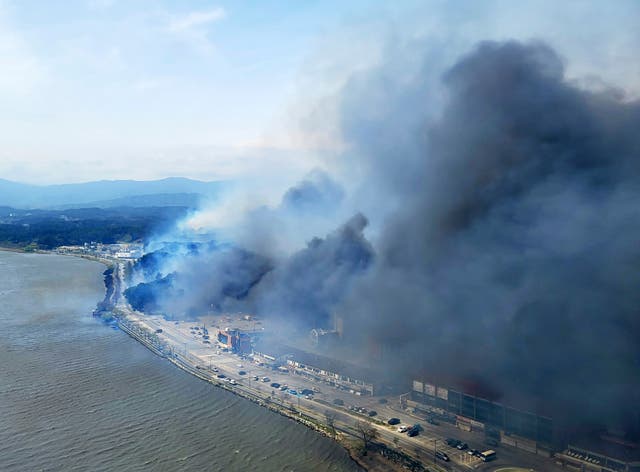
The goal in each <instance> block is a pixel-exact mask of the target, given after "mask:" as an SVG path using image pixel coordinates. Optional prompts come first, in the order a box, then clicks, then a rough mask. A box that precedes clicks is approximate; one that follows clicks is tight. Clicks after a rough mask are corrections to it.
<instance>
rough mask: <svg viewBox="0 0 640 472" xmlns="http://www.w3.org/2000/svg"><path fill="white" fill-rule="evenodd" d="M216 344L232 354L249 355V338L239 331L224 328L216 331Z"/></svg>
mask: <svg viewBox="0 0 640 472" xmlns="http://www.w3.org/2000/svg"><path fill="white" fill-rule="evenodd" d="M217 339H218V343H220V344H221V345H222V346H224V347H226V348H227V349H229V350H230V351H232V352H237V353H241V354H249V353H250V352H251V338H250V337H249V335H248V334H247V333H243V332H241V331H240V330H239V329H231V328H225V329H220V330H218V336H217Z"/></svg>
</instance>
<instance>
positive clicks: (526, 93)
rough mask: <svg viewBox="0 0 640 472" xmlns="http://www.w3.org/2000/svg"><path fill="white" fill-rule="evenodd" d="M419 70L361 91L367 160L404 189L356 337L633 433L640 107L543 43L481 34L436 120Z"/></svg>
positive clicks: (390, 192) (351, 125) (354, 98)
mask: <svg viewBox="0 0 640 472" xmlns="http://www.w3.org/2000/svg"><path fill="white" fill-rule="evenodd" d="M414 53H415V54H414V55H415V56H417V57H419V55H420V51H419V50H416V51H414ZM391 62H393V61H391ZM423 70H424V71H425V72H424V73H425V74H426V73H427V72H426V71H428V70H429V64H428V63H425V64H424V68H423ZM401 76H402V70H396V69H389V68H386V67H385V65H382V66H380V67H379V68H378V69H375V70H372V71H368V72H367V73H365V74H364V75H360V76H359V77H357V78H356V79H354V80H352V81H351V82H350V83H349V84H348V85H347V86H346V88H345V90H344V91H343V97H345V98H344V100H343V103H342V116H341V121H342V123H343V128H342V131H343V137H344V139H345V141H346V143H347V145H348V146H349V149H350V152H351V154H350V155H359V156H363V157H362V163H360V164H361V166H363V167H366V168H368V171H369V172H368V177H369V179H368V180H367V181H366V183H365V184H366V185H367V186H370V187H374V188H378V189H384V193H383V194H382V195H383V196H384V198H389V199H394V200H397V201H398V202H399V204H397V205H396V206H395V208H396V211H395V213H394V214H392V215H391V216H388V215H387V219H386V221H385V222H384V225H383V227H384V230H383V233H382V236H381V238H380V240H379V242H378V244H377V245H376V250H377V253H378V255H377V258H376V263H375V264H374V267H373V268H372V270H371V271H370V273H369V274H368V275H367V276H366V277H364V278H363V279H361V280H360V282H359V283H358V284H357V288H355V289H354V290H353V291H351V293H350V294H349V297H348V300H347V302H345V303H344V304H343V306H342V307H341V310H340V311H341V314H342V316H344V317H345V319H346V320H347V323H348V325H349V326H350V327H351V328H350V333H347V334H348V335H350V336H351V337H352V338H354V340H356V341H357V340H358V339H360V340H361V341H362V346H365V345H366V343H370V342H371V341H372V340H373V342H375V343H378V344H379V345H381V346H383V352H385V355H386V360H387V361H388V362H389V363H390V364H391V365H393V366H395V367H396V368H398V367H400V368H402V370H403V373H405V374H407V376H410V375H418V374H420V373H426V374H427V375H428V376H429V377H430V378H432V379H433V380H434V381H436V382H437V381H438V380H440V381H441V382H443V383H445V384H446V382H447V381H449V380H450V379H452V378H458V379H482V381H483V382H485V383H486V384H488V386H489V387H490V388H492V389H493V390H495V391H498V392H502V394H503V395H504V401H505V402H508V401H509V398H511V399H516V398H518V399H523V400H524V402H525V403H526V404H527V407H528V408H530V409H535V410H538V411H542V412H545V413H551V414H553V415H554V417H555V418H556V419H558V418H560V419H562V418H565V419H566V420H567V421H573V422H576V421H578V422H582V423H594V424H595V423H604V424H610V425H615V426H618V427H623V428H625V429H626V430H627V431H633V430H634V429H635V428H637V426H638V406H637V405H638V400H639V394H638V392H639V391H640V342H639V341H640V290H639V289H640V133H639V132H638V130H640V104H639V103H638V102H637V101H624V96H621V94H620V93H619V92H617V91H611V90H609V91H605V92H602V91H600V92H592V91H588V90H584V89H580V88H578V87H577V86H575V85H574V84H572V83H571V82H570V81H569V80H567V78H566V77H565V71H564V64H563V60H562V59H561V58H560V57H559V56H558V55H557V54H556V53H555V52H554V51H553V50H552V49H551V48H549V47H548V46H546V45H544V44H542V43H528V44H523V43H518V42H504V43H496V42H486V43H481V44H479V45H478V46H477V47H476V48H475V49H474V50H473V51H472V52H471V53H470V54H468V55H466V56H465V57H462V58H461V59H460V60H459V61H458V62H457V63H456V64H455V65H454V66H453V67H451V68H449V70H448V71H447V72H446V73H445V74H444V75H443V78H442V80H443V84H444V86H445V87H446V93H447V102H446V106H445V107H444V110H443V111H442V113H441V115H440V116H439V118H438V119H437V120H435V121H431V122H429V120H428V119H427V117H428V116H430V115H431V113H430V110H427V109H426V108H427V107H428V104H429V100H428V90H424V89H422V88H421V85H420V84H421V76H420V74H418V75H417V76H416V77H413V78H411V80H405V82H406V86H404V87H394V86H392V85H390V83H391V84H393V83H399V82H400V80H399V79H397V77H401ZM394 77H396V79H394ZM394 80H395V81H394ZM425 82H427V80H426V79H425ZM363 84H366V87H364V86H363ZM370 97H375V100H376V103H378V104H380V103H382V106H380V107H379V108H377V109H376V110H375V113H372V110H371V100H370ZM381 97H382V98H381ZM373 217H375V215H372V218H373ZM363 327H365V328H363ZM407 359H411V360H412V362H410V363H409V362H407ZM403 366H404V367H403ZM519 404H522V402H520V403H519ZM636 432H637V430H636Z"/></svg>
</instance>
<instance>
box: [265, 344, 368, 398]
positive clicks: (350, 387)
mask: <svg viewBox="0 0 640 472" xmlns="http://www.w3.org/2000/svg"><path fill="white" fill-rule="evenodd" d="M253 355H254V358H261V359H263V360H264V361H265V363H269V364H272V365H273V366H274V367H277V366H279V365H283V366H284V367H286V368H287V370H288V371H289V372H290V373H292V374H297V375H300V376H303V377H306V378H308V379H311V380H314V381H316V382H322V383H325V384H327V385H329V386H331V387H333V388H338V389H340V390H344V391H347V392H350V393H353V394H354V395H374V394H375V392H377V391H378V390H379V385H378V384H377V383H376V382H374V380H373V379H374V378H375V377H374V374H373V372H372V371H370V370H369V369H367V368H364V367H360V366H356V365H353V364H351V363H348V362H345V361H342V360H339V359H334V358H331V357H327V356H325V355H321V354H317V353H313V352H308V351H303V350H301V349H297V348H295V347H292V346H287V345H283V344H280V343H273V342H272V343H265V342H259V343H257V345H256V346H255V347H254V351H253Z"/></svg>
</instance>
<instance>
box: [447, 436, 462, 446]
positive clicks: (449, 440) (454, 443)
mask: <svg viewBox="0 0 640 472" xmlns="http://www.w3.org/2000/svg"><path fill="white" fill-rule="evenodd" d="M445 442H446V443H447V444H448V445H449V446H451V447H457V446H458V444H460V442H461V441H459V440H458V439H454V438H447V439H446V441H445Z"/></svg>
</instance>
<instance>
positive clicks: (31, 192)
mask: <svg viewBox="0 0 640 472" xmlns="http://www.w3.org/2000/svg"><path fill="white" fill-rule="evenodd" d="M225 185H226V182H223V181H213V182H203V181H199V180H192V179H186V178H181V177H170V178H167V179H162V180H150V181H137V180H101V181H96V182H86V183H79V184H59V185H31V184H23V183H19V182H12V181H10V180H5V179H0V205H4V206H9V207H14V208H23V209H32V208H49V209H55V208H58V209H64V208H80V207H95V208H110V207H120V206H137V207H141V206H144V207H147V206H190V207H193V206H195V205H197V202H198V201H200V200H201V199H202V198H216V197H217V196H218V195H219V193H220V191H221V190H222V188H223V187H224V186H225Z"/></svg>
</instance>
